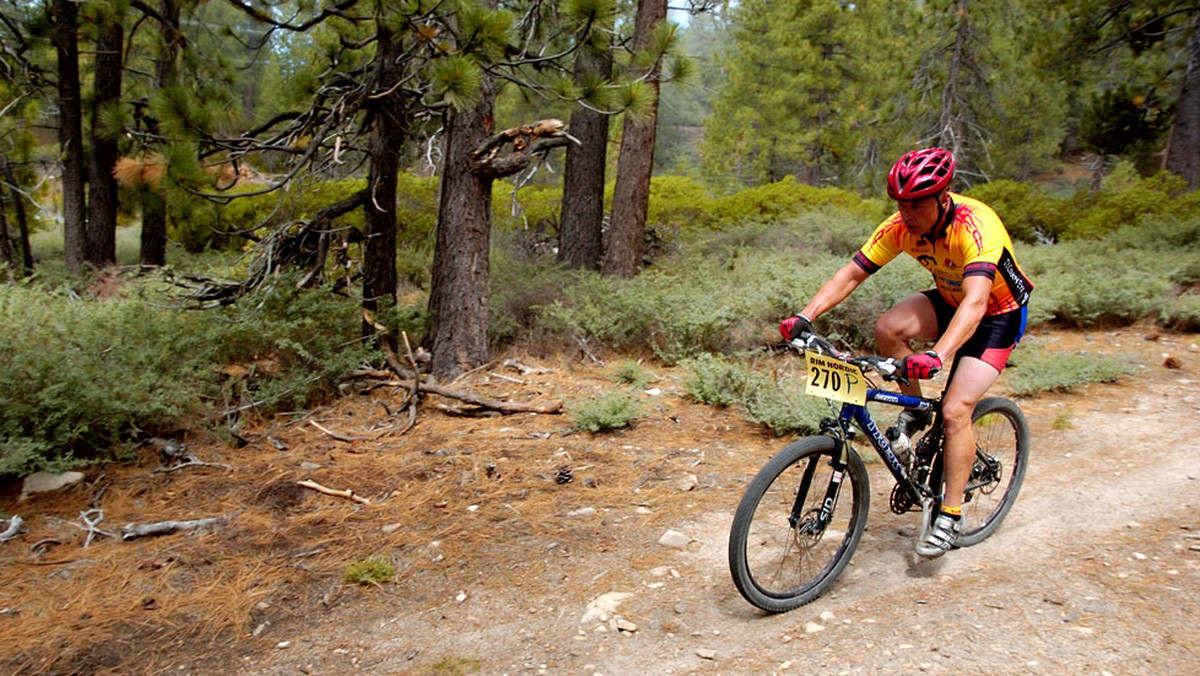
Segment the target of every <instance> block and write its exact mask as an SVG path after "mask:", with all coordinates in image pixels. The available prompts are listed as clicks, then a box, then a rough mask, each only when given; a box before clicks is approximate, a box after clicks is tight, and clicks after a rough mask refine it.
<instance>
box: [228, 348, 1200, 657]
mask: <svg viewBox="0 0 1200 676" xmlns="http://www.w3.org/2000/svg"><path fill="white" fill-rule="evenodd" d="M1042 340H1043V342H1044V344H1045V346H1046V347H1047V349H1051V350H1064V351H1076V350H1079V349H1091V350H1093V351H1101V352H1107V353H1118V352H1120V353H1124V354H1127V355H1129V358H1130V359H1131V360H1132V361H1133V362H1134V363H1136V364H1139V365H1141V366H1142V367H1144V368H1140V369H1139V371H1138V372H1137V374H1136V375H1135V376H1134V377H1131V378H1128V379H1126V380H1125V381H1123V382H1122V383H1119V384H1116V385H1096V386H1089V387H1086V388H1083V389H1082V390H1081V391H1080V392H1079V393H1076V394H1069V395H1056V396H1049V395H1047V396H1042V397H1037V398H1033V399H1026V400H1024V401H1023V402H1022V406H1023V408H1024V409H1025V410H1026V414H1027V416H1028V417H1029V419H1030V421H1031V424H1032V427H1033V430H1034V440H1035V441H1034V456H1033V462H1032V463H1031V466H1030V468H1029V472H1028V474H1027V477H1026V480H1025V485H1024V489H1023V491H1022V494H1021V499H1020V501H1019V502H1018V504H1017V506H1016V508H1015V509H1014V510H1013V512H1012V513H1011V514H1010V516H1009V518H1008V520H1007V521H1006V522H1005V524H1004V526H1003V527H1002V528H1001V530H1000V531H999V532H998V533H997V534H996V535H995V536H994V537H992V538H991V539H989V540H988V541H985V542H984V543H982V544H981V545H979V546H977V547H974V548H970V549H964V550H959V551H956V552H954V553H952V554H950V555H948V556H947V557H945V558H944V559H942V560H940V561H937V562H931V563H929V562H927V563H917V562H916V559H915V557H914V556H913V555H911V554H910V551H911V547H912V536H911V531H912V525H913V524H912V522H913V520H914V519H915V517H912V516H909V517H896V516H894V515H892V514H891V513H890V512H888V510H887V507H886V491H887V490H889V489H890V483H889V480H888V477H887V476H886V474H885V471H884V470H883V469H882V468H881V467H879V466H875V467H873V468H872V470H871V471H872V482H873V484H872V485H873V496H872V516H871V526H870V529H869V531H868V532H867V534H866V535H865V537H864V539H863V541H862V544H861V546H860V547H859V549H858V551H857V553H856V555H855V559H854V562H853V564H852V566H851V567H850V568H849V569H847V572H846V573H845V574H844V575H843V576H842V578H841V579H840V580H839V582H838V584H837V585H835V587H834V589H833V591H832V593H830V594H828V595H827V596H825V597H823V598H821V599H819V600H818V601H816V602H815V603H813V604H811V605H809V606H805V607H803V608H800V609H798V610H795V611H793V612H791V613H787V614H783V615H776V616H769V615H765V614H762V613H759V612H757V611H756V610H754V609H753V608H752V607H750V606H749V605H748V604H746V603H745V602H744V601H743V600H742V599H741V598H740V596H738V594H737V592H736V590H735V589H734V588H733V585H732V584H731V583H730V581H729V579H728V573H727V568H726V563H725V547H726V533H727V529H728V526H729V521H730V518H731V516H732V509H733V506H734V505H735V504H736V501H737V499H738V497H739V496H740V489H741V487H742V485H743V480H742V479H741V478H739V474H744V473H750V472H753V471H754V470H755V469H756V467H757V465H758V464H761V461H762V460H765V457H766V456H767V455H769V453H770V452H771V448H770V447H772V446H773V447H778V446H777V445H775V444H768V445H767V447H757V448H754V449H753V453H754V456H755V457H754V458H753V460H754V461H753V462H746V461H744V460H745V459H744V458H743V457H742V456H741V452H740V451H736V449H732V448H730V447H729V446H728V445H723V444H718V445H717V447H716V448H715V449H713V450H715V451H716V452H713V453H709V454H708V456H707V461H706V462H705V463H704V464H703V465H702V466H700V467H699V468H698V469H699V471H698V477H699V486H698V488H697V489H695V490H694V491H693V492H692V493H693V494H694V495H693V496H692V497H693V498H694V500H692V501H689V502H686V503H683V506H682V507H683V508H682V509H678V510H675V511H671V512H663V511H660V510H657V509H654V508H648V509H647V508H643V510H642V512H643V513H642V514H639V513H638V510H637V509H636V504H635V503H636V501H631V502H630V504H628V505H627V506H625V507H624V508H621V507H613V508H611V510H602V512H601V513H600V514H598V515H597V516H594V517H590V518H593V519H603V520H604V523H603V525H601V529H607V530H608V531H610V534H608V535H607V536H600V537H598V538H597V545H599V547H598V549H599V551H595V552H587V553H583V552H580V553H575V552H572V553H570V554H568V555H566V556H563V557H562V558H561V559H555V564H556V565H548V566H547V567H546V568H545V569H543V573H542V574H541V575H538V576H536V577H535V578H534V579H532V580H531V579H524V580H522V579H520V578H517V579H514V578H513V577H509V576H507V575H506V571H503V570H493V571H477V573H478V576H477V579H478V580H480V585H479V588H478V589H475V588H474V586H475V584H476V580H472V579H470V577H469V576H468V577H467V579H464V580H463V581H462V582H461V586H462V587H463V590H464V591H465V592H466V594H465V598H464V599H463V600H461V601H458V600H456V598H443V599H442V600H441V602H440V603H438V602H435V603H433V604H432V605H430V606H426V607H417V608H414V607H404V606H405V603H404V601H403V598H402V595H398V594H397V595H391V594H389V595H388V596H389V599H386V600H384V601H383V602H381V603H378V604H373V605H372V606H360V607H356V608H355V609H353V610H347V611H346V612H344V613H339V614H337V615H336V616H335V617H331V618H328V619H327V620H326V621H323V622H321V623H320V624H319V625H317V626H314V627H313V628H312V629H311V630H310V631H307V632H304V633H302V634H296V635H295V636H294V637H293V638H292V640H291V643H290V644H289V646H288V647H287V648H286V649H284V648H281V649H278V650H276V651H275V652H273V653H266V654H263V655H259V656H255V657H253V658H251V659H248V660H247V661H246V663H245V665H244V667H245V673H254V674H292V673H298V672H302V673H338V672H342V671H344V670H345V669H346V668H347V667H357V668H358V669H359V670H361V671H362V672H364V673H473V672H477V673H489V674H490V673H508V674H520V673H570V674H608V675H610V676H611V675H614V674H631V673H650V674H668V673H676V674H682V673H746V674H750V673H806V672H807V673H813V672H814V671H815V672H816V673H830V674H836V673H850V674H857V673H865V674H871V673H934V674H936V673H947V674H949V673H962V672H967V673H990V674H1031V673H1032V674H1037V673H1044V674H1062V673H1095V674H1104V673H1108V674H1141V673H1146V674H1194V673H1197V671H1198V670H1200V628H1198V627H1197V624H1196V622H1195V618H1196V617H1197V616H1198V614H1200V599H1198V598H1197V595H1196V594H1195V590H1196V589H1197V588H1200V551H1197V550H1200V516H1197V508H1198V507H1200V481H1198V479H1200V458H1198V457H1197V451H1196V447H1195V445H1194V444H1191V443H1180V442H1179V441H1178V440H1180V439H1194V438H1195V437H1196V435H1197V433H1200V391H1198V390H1197V388H1196V384H1197V382H1200V379H1198V378H1197V373H1198V371H1197V366H1200V353H1197V352H1196V351H1195V349H1194V348H1192V351H1191V352H1190V353H1189V352H1188V347H1189V346H1190V345H1192V344H1193V342H1194V341H1193V338H1192V337H1175V339H1174V340H1172V339H1171V338H1170V337H1164V338H1162V339H1160V340H1159V341H1157V342H1150V341H1145V340H1143V338H1142V336H1141V334H1140V333H1138V332H1136V331H1132V330H1131V331H1123V332H1116V333H1112V334H1097V335H1096V336H1095V337H1094V338H1091V339H1085V337H1083V336H1082V335H1071V334H1063V335H1059V334H1055V335H1053V336H1051V335H1044V336H1043V337H1042ZM1166 350H1170V351H1171V352H1173V353H1174V354H1177V355H1180V356H1182V357H1183V360H1184V362H1185V368H1183V369H1180V370H1168V369H1165V368H1163V367H1162V366H1161V363H1162V361H1163V360H1162V357H1161V353H1162V352H1164V351H1166ZM1056 421H1058V422H1057V424H1056ZM1056 426H1057V427H1060V428H1062V429H1053V428H1054V427H1056ZM722 451H723V452H722ZM562 518H567V517H562ZM666 529H675V530H677V531H680V532H683V533H685V534H687V535H688V536H690V538H691V539H692V543H691V545H689V547H688V548H687V550H686V551H678V550H672V549H667V548H664V547H661V546H659V545H657V544H656V538H657V537H658V536H659V535H661V534H662V532H664V531H665V530H666ZM541 545H542V546H541V547H540V548H530V549H529V551H528V552H527V555H528V556H529V557H531V558H547V559H553V557H554V556H555V554H554V553H553V552H554V550H555V549H556V547H554V540H553V538H550V539H547V540H545V541H544V542H543V543H541ZM468 575H469V574H468ZM506 579H507V582H508V583H507V584H504V583H503V582H504V581H505V580H506ZM485 580H486V582H483V581H485ZM498 583H499V584H498ZM518 585H519V586H518ZM613 592H616V593H621V594H628V595H629V596H628V597H625V598H624V599H623V600H622V601H621V602H620V603H619V604H618V605H617V606H616V608H615V610H613V611H612V612H609V613H607V614H606V615H605V616H604V617H603V618H598V617H593V618H590V619H589V620H588V621H587V622H584V623H581V619H582V618H583V616H584V615H585V611H586V608H587V603H588V602H590V601H592V600H594V599H596V598H598V597H600V596H602V595H604V594H607V593H613ZM389 603H393V604H395V605H394V606H392V607H389ZM602 620H604V621H602ZM618 623H631V624H625V625H624V626H626V627H629V628H633V627H634V626H636V629H634V630H633V631H620V630H619V629H618V627H619V626H621V625H619V624H618Z"/></svg>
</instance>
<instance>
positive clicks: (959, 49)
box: [938, 0, 970, 168]
mask: <svg viewBox="0 0 1200 676" xmlns="http://www.w3.org/2000/svg"><path fill="white" fill-rule="evenodd" d="M956 5H957V7H958V14H957V16H958V29H957V31H956V32H955V36H954V53H953V55H952V56H951V58H950V69H949V72H948V73H947V75H946V86H945V88H944V89H943V90H942V115H941V119H940V121H939V124H938V127H939V131H938V145H940V146H941V147H943V148H946V149H947V150H949V151H950V152H952V153H954V159H955V163H956V164H957V165H958V166H959V167H964V168H965V167H966V166H967V157H966V148H965V141H966V139H965V138H964V137H965V136H966V132H965V128H966V122H965V119H964V115H965V114H966V113H965V110H964V108H965V106H964V105H963V100H962V95H961V93H960V88H959V85H960V84H961V83H960V82H959V79H960V77H961V71H962V68H963V62H964V59H965V58H966V47H967V38H968V37H970V24H969V23H968V21H967V0H958V2H957V3H956Z"/></svg>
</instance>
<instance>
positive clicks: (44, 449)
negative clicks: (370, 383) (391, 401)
mask: <svg viewBox="0 0 1200 676" xmlns="http://www.w3.org/2000/svg"><path fill="white" fill-rule="evenodd" d="M294 281H295V280H294V279H290V280H289V279H283V280H280V283H279V284H276V285H275V286H273V287H271V288H269V289H264V291H263V292H262V293H261V294H260V295H259V296H257V297H255V298H253V299H251V300H249V301H248V302H247V303H245V304H244V306H234V307H227V308H223V309H220V310H210V311H184V310H180V309H172V308H170V307H162V302H161V296H160V295H159V292H158V291H157V290H156V289H155V288H154V287H153V282H152V281H150V280H145V281H142V282H140V283H136V282H131V283H128V284H127V285H126V286H125V287H124V289H123V291H124V295H119V296H115V297H111V298H107V299H88V300H80V299H79V297H78V296H76V295H74V294H73V293H71V292H69V291H68V290H65V289H64V290H57V291H47V290H43V289H41V288H35V287H26V286H13V285H8V286H0V392H3V393H4V399H5V405H4V406H0V474H26V473H28V472H30V471H35V470H37V469H41V468H47V469H50V468H56V467H61V466H62V465H63V463H67V464H72V463H75V462H79V461H83V460H95V459H104V458H108V457H112V456H113V454H114V453H117V452H119V450H120V446H121V445H122V444H124V443H126V442H131V441H135V440H138V439H141V438H144V437H145V436H148V435H153V434H170V433H172V432H174V431H178V430H180V429H186V428H188V427H193V426H201V425H205V424H212V423H214V422H216V421H218V420H225V421H226V422H229V421H236V420H237V418H238V416H237V414H236V413H235V412H236V411H238V410H242V409H248V408H258V409H259V410H262V411H267V412H269V411H273V410H287V409H288V408H291V407H294V406H300V405H306V404H308V403H311V402H313V401H319V400H321V399H323V398H325V397H327V396H328V395H330V394H332V393H333V392H335V391H336V387H335V384H336V381H337V379H339V378H340V377H341V376H342V375H344V374H345V373H346V372H348V371H350V370H351V369H353V368H355V367H357V366H358V365H360V364H361V363H362V362H363V361H364V360H366V359H367V357H368V355H369V354H370V353H369V351H368V349H367V348H366V347H365V346H364V345H363V344H362V342H361V337H360V335H359V330H360V329H359V327H360V323H361V319H360V318H359V310H358V303H357V301H354V300H351V299H345V298H341V297H338V296H334V295H332V294H330V293H328V292H327V291H323V290H312V291H296V290H294ZM255 303H256V304H255ZM226 415H228V417H227V418H226ZM35 456H36V457H35Z"/></svg>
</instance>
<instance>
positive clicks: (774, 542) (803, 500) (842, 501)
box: [729, 437, 871, 613]
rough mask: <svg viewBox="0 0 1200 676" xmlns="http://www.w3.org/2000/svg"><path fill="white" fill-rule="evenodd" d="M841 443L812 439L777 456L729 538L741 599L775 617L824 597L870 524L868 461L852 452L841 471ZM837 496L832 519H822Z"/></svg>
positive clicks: (752, 489) (747, 497)
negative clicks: (838, 457) (837, 461)
mask: <svg viewBox="0 0 1200 676" xmlns="http://www.w3.org/2000/svg"><path fill="white" fill-rule="evenodd" d="M835 448H836V445H835V442H834V440H833V439H832V438H830V437H809V438H807V439H802V440H800V441H797V442H795V443H792V444H789V445H788V446H786V447H785V448H784V449H783V450H782V451H780V452H779V453H777V454H776V455H775V457H773V458H771V459H770V460H769V461H768V462H767V464H766V465H765V466H763V468H762V469H761V470H759V472H758V474H757V475H756V476H755V477H754V479H753V480H752V481H751V482H750V485H749V486H747V488H746V492H745V494H744V495H743V496H742V500H741V502H740V503H739V504H738V508H737V513H736V514H735V515H734V517H733V526H732V527H731V529H730V532H729V571H730V573H731V574H732V575H733V582H734V584H735V585H737V589H738V591H739V592H741V594H742V596H743V597H744V598H745V599H746V600H747V601H749V602H750V603H751V604H753V605H755V606H757V607H759V608H761V609H763V610H766V611H768V612H773V613H779V612H784V611H787V610H792V609H793V608H798V607H799V606H802V605H804V604H806V603H808V602H810V601H812V600H813V599H815V598H817V597H818V596H820V595H821V594H822V593H823V592H824V591H825V590H826V589H828V588H829V586H830V585H831V584H833V581H834V580H836V579H837V576H838V575H839V574H841V572H842V570H843V569H844V568H845V567H846V564H847V563H849V561H850V557H851V556H852V555H853V554H854V549H855V548H856V547H857V546H858V542H859V540H860V539H861V538H862V534H863V530H864V529H865V528H866V524H867V510H868V507H869V504H870V496H871V491H870V485H869V480H868V478H867V470H866V467H865V466H864V465H863V461H862V458H861V457H859V455H858V453H856V452H855V451H854V449H852V448H849V447H847V448H846V465H845V467H844V469H842V470H841V471H838V470H836V469H835V468H834V461H835V458H834V453H835ZM831 486H832V487H833V488H834V489H835V490H834V492H833V494H832V504H829V505H828V508H829V510H830V517H829V521H828V522H827V523H825V524H824V525H822V523H821V519H820V514H821V511H822V508H823V507H825V506H826V502H827V500H826V498H827V496H829V495H830V492H829V489H830V487H831Z"/></svg>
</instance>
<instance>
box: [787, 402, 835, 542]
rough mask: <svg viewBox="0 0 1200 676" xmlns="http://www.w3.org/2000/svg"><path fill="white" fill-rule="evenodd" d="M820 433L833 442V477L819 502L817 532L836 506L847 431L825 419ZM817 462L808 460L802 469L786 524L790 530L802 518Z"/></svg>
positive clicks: (824, 524) (823, 526) (830, 516)
mask: <svg viewBox="0 0 1200 676" xmlns="http://www.w3.org/2000/svg"><path fill="white" fill-rule="evenodd" d="M821 431H822V432H824V433H825V434H828V435H829V436H830V437H831V438H832V439H833V442H834V449H833V458H832V459H831V460H830V461H829V464H830V466H832V467H833V476H832V477H830V480H829V485H828V486H826V487H825V498H824V499H823V500H822V501H821V511H820V512H819V513H818V515H817V524H818V526H817V527H818V529H819V530H824V529H825V526H827V525H829V522H830V520H831V519H832V518H833V508H834V507H836V506H837V498H838V494H839V493H840V492H841V488H842V479H843V477H845V475H846V456H845V452H846V438H847V430H846V429H845V428H844V427H843V426H842V425H840V424H838V423H837V422H835V421H833V420H830V419H828V418H826V419H825V420H822V421H821ZM818 462H820V461H819V460H818V459H817V458H815V457H813V458H809V459H808V465H806V466H805V468H804V476H803V477H802V478H801V479H800V488H799V489H797V490H796V499H795V501H794V502H793V503H792V512H791V514H790V515H789V516H788V523H789V524H790V525H791V527H792V528H796V526H798V525H799V524H800V521H801V519H803V518H804V513H803V511H804V498H806V497H807V496H808V491H809V489H810V488H811V487H812V480H813V475H814V474H815V473H816V471H817V463H818Z"/></svg>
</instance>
